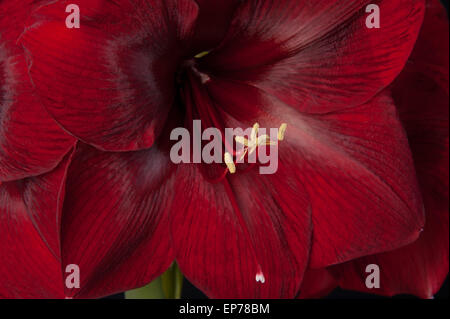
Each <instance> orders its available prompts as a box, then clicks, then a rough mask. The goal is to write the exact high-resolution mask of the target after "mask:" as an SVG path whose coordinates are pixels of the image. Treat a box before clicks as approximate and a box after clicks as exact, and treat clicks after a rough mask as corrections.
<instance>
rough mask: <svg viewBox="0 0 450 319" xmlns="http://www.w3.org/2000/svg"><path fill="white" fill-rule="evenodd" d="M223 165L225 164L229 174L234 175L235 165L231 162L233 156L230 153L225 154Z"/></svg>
mask: <svg viewBox="0 0 450 319" xmlns="http://www.w3.org/2000/svg"><path fill="white" fill-rule="evenodd" d="M225 164H227V167H228V170H229V171H230V173H231V174H234V173H236V165H235V164H234V162H233V156H231V154H230V153H228V152H226V153H225Z"/></svg>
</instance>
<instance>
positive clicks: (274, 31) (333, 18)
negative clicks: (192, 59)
mask: <svg viewBox="0 0 450 319" xmlns="http://www.w3.org/2000/svg"><path fill="white" fill-rule="evenodd" d="M371 3H372V4H373V3H375V4H377V5H378V6H379V10H380V14H381V20H382V27H381V28H379V29H369V28H367V26H366V20H367V17H368V16H369V13H366V6H367V5H369V4H371ZM423 13H424V1H422V0H419V1H410V0H398V1H390V0H378V1H368V0H358V1H340V0H320V1H309V0H264V1H257V0H250V1H245V2H243V4H242V5H241V6H240V7H239V9H238V10H237V11H236V13H235V16H234V19H233V22H232V24H231V27H230V29H229V31H228V34H227V36H226V38H225V39H224V41H223V43H222V44H221V46H219V48H217V49H216V50H213V51H212V52H211V53H210V54H209V55H208V56H207V57H206V58H205V62H204V64H202V66H204V69H205V70H209V71H210V72H211V74H212V75H214V76H225V77H228V78H232V79H235V80H240V81H245V82H246V83H247V84H251V85H254V86H257V87H259V88H261V89H263V90H265V91H266V92H268V93H271V94H273V95H275V96H276V97H278V98H279V99H280V100H282V101H283V102H285V103H287V104H289V105H291V106H292V107H294V108H296V109H298V110H301V111H304V112H310V113H325V112H329V111H336V110H340V109H343V108H348V107H352V106H357V105H360V104H362V103H365V102H367V101H368V100H369V99H370V98H372V97H373V96H374V95H375V94H376V93H378V92H380V91H381V90H382V89H383V88H384V87H386V86H388V85H389V84H390V83H391V82H392V80H393V79H394V78H395V77H396V76H397V75H398V74H399V73H400V71H401V70H402V68H403V66H404V64H405V62H406V60H407V58H408V56H409V54H410V53H411V51H412V48H413V46H414V43H415V41H416V39H417V35H418V32H419V29H420V26H421V23H422V19H423Z"/></svg>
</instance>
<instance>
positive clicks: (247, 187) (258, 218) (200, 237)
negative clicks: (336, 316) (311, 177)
mask: <svg viewBox="0 0 450 319" xmlns="http://www.w3.org/2000/svg"><path fill="white" fill-rule="evenodd" d="M285 164H286V163H284V162H280V168H279V171H278V173H277V174H276V175H273V176H271V175H259V174H258V170H257V169H256V170H251V171H249V172H248V173H241V174H237V175H233V176H228V177H227V178H226V179H225V180H224V181H222V182H220V183H210V182H207V181H206V180H205V179H204V177H203V176H202V173H201V172H200V171H199V168H198V167H196V166H193V165H188V164H186V165H185V166H181V167H180V168H179V170H178V173H177V194H178V195H177V201H176V202H175V203H174V205H175V206H174V207H173V208H172V211H171V234H172V238H173V243H174V247H175V250H176V258H177V261H178V263H179V265H180V267H181V270H182V272H183V274H185V275H186V277H187V278H189V280H190V281H191V282H193V283H194V284H195V285H196V286H197V287H199V288H200V289H201V290H202V291H204V292H205V293H206V294H207V295H208V296H209V297H211V298H293V297H294V296H295V295H296V293H297V291H298V288H299V285H300V283H301V281H302V278H303V273H304V270H305V268H306V265H307V263H308V256H309V248H310V236H311V230H312V228H311V220H310V210H309V207H308V203H307V199H306V196H305V192H304V191H303V187H302V185H300V184H299V183H298V181H297V180H296V179H295V176H293V175H291V173H290V170H289V168H288V167H287V165H285ZM260 270H261V271H262V273H263V274H264V277H265V283H264V284H262V283H260V282H257V281H256V275H257V274H258V272H259V271H260Z"/></svg>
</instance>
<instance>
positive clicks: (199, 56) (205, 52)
mask: <svg viewBox="0 0 450 319" xmlns="http://www.w3.org/2000/svg"><path fill="white" fill-rule="evenodd" d="M209 52H210V51H203V52H201V53H199V54H197V55H196V56H195V57H194V58H196V59H201V58H203V57H204V56H207V55H208V54H209Z"/></svg>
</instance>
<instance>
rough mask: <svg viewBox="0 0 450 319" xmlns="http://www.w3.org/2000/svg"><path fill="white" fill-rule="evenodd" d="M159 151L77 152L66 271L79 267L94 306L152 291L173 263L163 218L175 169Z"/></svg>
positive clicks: (79, 294) (80, 294) (84, 293)
mask: <svg viewBox="0 0 450 319" xmlns="http://www.w3.org/2000/svg"><path fill="white" fill-rule="evenodd" d="M169 161H170V159H169V158H168V156H166V155H165V152H163V151H162V150H161V149H159V146H157V145H156V144H155V146H154V147H152V148H151V149H150V150H145V151H140V152H131V153H105V152H100V151H98V150H95V149H94V148H92V147H89V146H87V145H81V146H80V147H79V149H78V150H77V153H76V155H75V156H74V159H73V163H72V165H71V167H70V170H69V174H68V178H67V189H66V200H65V202H64V211H63V212H64V213H63V220H62V222H63V223H62V247H63V255H62V260H63V266H64V265H67V264H77V265H79V267H80V271H81V290H72V291H70V290H66V294H67V295H68V296H74V297H76V298H87V297H88V298H97V297H101V296H106V295H110V294H113V293H117V292H122V291H126V290H129V289H132V288H137V287H141V286H143V285H145V284H147V283H149V282H150V281H151V280H152V279H154V278H155V277H156V276H158V275H160V274H161V273H162V272H164V271H165V270H166V269H167V268H168V266H169V265H170V263H171V262H172V261H173V258H174V257H173V252H172V250H171V247H170V246H169V236H170V235H169V232H168V220H167V210H168V209H169V204H170V203H171V201H172V196H173V190H172V187H173V183H174V178H173V175H174V174H173V173H174V172H173V165H171V163H170V162H169Z"/></svg>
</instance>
